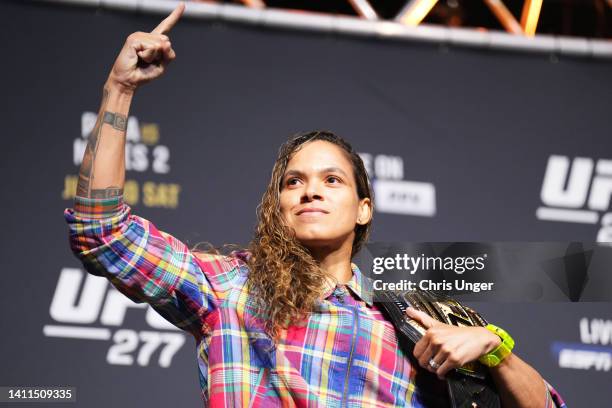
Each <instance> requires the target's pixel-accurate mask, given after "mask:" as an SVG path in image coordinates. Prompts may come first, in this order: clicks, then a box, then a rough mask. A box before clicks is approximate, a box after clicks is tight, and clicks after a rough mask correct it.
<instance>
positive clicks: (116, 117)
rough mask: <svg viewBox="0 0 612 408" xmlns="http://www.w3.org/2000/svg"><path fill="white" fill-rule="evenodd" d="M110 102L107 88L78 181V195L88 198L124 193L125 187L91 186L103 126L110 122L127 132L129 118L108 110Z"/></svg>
mask: <svg viewBox="0 0 612 408" xmlns="http://www.w3.org/2000/svg"><path fill="white" fill-rule="evenodd" d="M107 103H108V90H107V89H106V88H105V89H104V92H103V94H102V103H101V106H100V114H99V115H98V120H97V121H96V125H95V126H94V128H93V130H92V131H91V134H90V135H89V138H88V140H87V147H86V148H85V155H84V156H83V162H82V163H81V169H80V171H79V181H78V183H77V195H78V196H80V197H87V198H113V197H118V196H120V195H122V194H123V189H122V188H119V187H117V186H108V187H106V188H104V189H95V190H93V189H92V188H91V186H92V184H93V180H94V165H93V164H94V161H95V159H96V154H97V152H98V146H99V144H100V135H101V133H102V126H104V124H105V123H106V124H109V125H111V126H112V128H113V129H116V130H119V131H120V132H121V134H125V131H126V129H127V118H126V117H125V116H124V115H122V114H120V113H115V112H107V111H106V104H107Z"/></svg>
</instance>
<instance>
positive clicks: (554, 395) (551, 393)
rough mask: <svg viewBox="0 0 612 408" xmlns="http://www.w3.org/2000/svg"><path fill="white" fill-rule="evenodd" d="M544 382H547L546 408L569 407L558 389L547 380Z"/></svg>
mask: <svg viewBox="0 0 612 408" xmlns="http://www.w3.org/2000/svg"><path fill="white" fill-rule="evenodd" d="M544 384H546V408H567V405H565V401H563V398H561V395H560V394H559V393H558V392H557V390H555V389H554V387H553V386H552V385H550V384H549V383H548V382H547V381H544Z"/></svg>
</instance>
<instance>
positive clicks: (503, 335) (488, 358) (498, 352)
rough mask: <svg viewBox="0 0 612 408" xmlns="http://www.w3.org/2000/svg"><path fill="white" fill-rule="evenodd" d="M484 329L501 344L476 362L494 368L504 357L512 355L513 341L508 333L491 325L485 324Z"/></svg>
mask: <svg viewBox="0 0 612 408" xmlns="http://www.w3.org/2000/svg"><path fill="white" fill-rule="evenodd" d="M486 328H487V330H489V331H490V332H492V333H495V334H496V335H498V336H499V338H500V339H501V340H502V342H501V343H500V345H499V346H497V347H496V348H495V349H493V350H491V351H490V352H489V353H487V354H485V355H484V356H482V357H480V358H479V359H478V361H480V362H481V363H482V364H484V365H486V366H487V367H495V366H496V365H498V364H499V363H501V362H502V361H503V360H504V359H505V358H506V357H508V356H509V355H510V353H512V349H513V348H514V339H513V338H512V337H510V335H509V334H508V332H506V331H505V330H504V329H501V328H499V327H497V326H494V325H492V324H487V326H486Z"/></svg>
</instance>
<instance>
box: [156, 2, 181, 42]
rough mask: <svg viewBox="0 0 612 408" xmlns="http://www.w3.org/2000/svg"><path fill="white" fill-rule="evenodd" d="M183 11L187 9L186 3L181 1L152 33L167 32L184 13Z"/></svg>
mask: <svg viewBox="0 0 612 408" xmlns="http://www.w3.org/2000/svg"><path fill="white" fill-rule="evenodd" d="M183 11H185V3H183V2H180V3H179V4H178V6H176V8H175V9H174V10H173V11H172V13H170V15H169V16H168V17H166V18H165V19H163V20H162V22H161V23H159V25H158V26H157V27H155V28H154V29H153V31H151V33H152V34H167V33H168V32H169V31H170V30H171V29H172V27H174V25H175V24H176V22H177V21H179V19H180V18H181V16H182V15H183Z"/></svg>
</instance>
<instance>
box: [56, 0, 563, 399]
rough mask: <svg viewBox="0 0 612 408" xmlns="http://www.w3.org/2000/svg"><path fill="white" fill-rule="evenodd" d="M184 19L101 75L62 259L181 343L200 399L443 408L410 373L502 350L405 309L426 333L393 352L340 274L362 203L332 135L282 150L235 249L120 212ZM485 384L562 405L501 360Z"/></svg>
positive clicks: (351, 275)
mask: <svg viewBox="0 0 612 408" xmlns="http://www.w3.org/2000/svg"><path fill="white" fill-rule="evenodd" d="M183 10H184V5H183V4H180V5H179V6H178V7H177V8H176V9H175V10H174V11H173V12H172V14H170V16H168V18H166V19H165V20H164V21H162V22H161V23H160V25H159V26H158V27H157V28H155V29H154V30H153V31H152V32H151V33H134V34H132V35H130V36H129V37H128V39H127V41H126V43H125V45H124V47H123V49H122V50H121V52H120V54H119V56H118V57H117V60H116V61H115V64H114V66H113V68H112V71H111V73H110V74H109V77H108V80H107V82H106V84H105V86H104V90H103V98H102V103H101V108H100V112H99V116H98V121H97V123H96V126H95V128H94V130H93V131H92V134H91V136H90V138H89V142H88V145H87V148H86V151H85V155H84V158H83V163H82V166H81V170H80V173H79V183H78V188H77V196H76V198H75V205H74V209H67V210H66V212H65V216H66V219H67V221H68V223H69V226H70V232H71V235H70V238H71V245H72V249H73V251H74V252H75V254H76V255H77V256H78V257H79V258H80V259H81V260H82V262H83V264H84V265H85V267H86V269H87V270H88V271H89V272H90V273H93V274H96V275H101V276H106V277H107V278H108V279H109V280H110V281H111V282H112V283H113V284H114V285H115V286H116V287H117V289H118V290H120V291H121V292H122V293H124V294H125V295H127V296H128V297H130V298H131V299H132V300H134V301H136V302H143V301H144V302H148V303H150V304H151V305H152V307H154V308H155V309H156V310H157V311H158V312H159V313H160V314H162V315H163V316H164V317H166V318H167V319H168V320H169V321H171V322H172V323H174V324H175V325H176V326H178V327H180V328H182V329H184V330H186V331H189V332H190V333H192V334H193V336H194V337H195V339H196V342H197V350H198V363H199V370H200V384H201V388H202V397H203V399H204V401H205V404H210V405H212V406H266V407H267V406H281V405H282V406H349V405H350V406H441V405H443V404H445V403H446V398H445V393H446V391H445V388H444V383H443V382H442V381H439V380H436V379H435V377H434V376H428V377H426V378H429V379H430V380H428V381H422V380H419V378H423V375H421V376H418V377H417V373H419V372H424V370H428V371H430V372H432V373H435V374H436V375H437V376H438V377H440V378H443V377H444V375H445V374H446V373H447V372H448V371H449V370H450V369H453V368H456V367H459V366H461V365H463V364H464V363H466V362H468V361H473V360H476V359H478V358H479V357H481V356H483V355H485V354H487V353H489V352H491V351H492V350H493V349H495V348H496V347H497V346H498V345H499V344H500V342H501V339H500V337H498V336H497V335H495V334H493V333H492V332H490V331H488V330H486V329H485V328H482V327H478V328H467V327H464V328H458V327H454V326H447V325H444V324H441V323H437V322H436V321H434V320H433V319H431V318H429V317H428V316H427V315H424V314H422V313H420V312H412V311H411V312H409V313H410V317H412V318H413V319H415V320H418V321H419V322H421V323H422V324H423V325H424V326H425V327H426V328H427V329H428V330H427V332H426V335H425V336H424V337H423V339H422V340H421V341H420V342H419V343H417V345H416V347H415V350H414V357H415V358H416V361H418V363H419V365H420V368H419V367H418V366H416V365H415V364H411V360H410V359H409V358H408V356H406V355H404V354H403V353H402V351H401V350H400V349H399V347H398V345H397V338H396V337H395V333H394V329H393V326H392V325H391V324H390V323H389V322H387V321H386V320H385V319H384V317H383V316H382V314H381V313H380V311H379V310H378V309H377V308H376V306H375V305H373V304H372V293H371V291H370V290H369V286H368V280H367V279H365V278H364V277H363V276H362V274H361V272H360V271H359V269H358V268H357V267H356V266H355V265H354V264H352V263H351V258H352V256H353V255H354V254H355V253H356V252H358V251H359V249H360V248H361V246H362V245H363V243H364V242H365V240H366V239H367V236H368V232H369V228H370V225H371V220H372V211H373V203H372V201H371V199H372V198H371V192H370V186H369V183H368V179H367V174H366V171H365V169H364V166H363V163H362V162H361V159H360V158H359V156H358V155H357V154H356V153H355V152H354V151H353V149H352V148H351V146H350V145H349V144H348V143H346V142H345V141H343V140H342V139H340V138H339V137H337V136H335V135H333V134H331V133H328V132H312V133H308V134H305V135H301V136H299V137H296V138H294V139H292V140H290V141H288V142H287V143H286V144H285V145H283V147H282V148H281V150H280V153H279V157H278V159H277V161H276V163H275V165H274V169H273V172H272V178H271V181H270V184H269V186H268V189H267V191H266V192H265V194H264V197H263V200H262V204H261V206H260V208H259V214H258V215H259V220H258V226H257V230H256V234H255V237H254V239H253V241H252V242H251V244H250V246H249V250H248V251H243V252H233V253H232V255H231V256H221V255H215V254H210V253H202V252H197V251H190V250H189V249H188V248H187V247H186V246H185V245H184V244H183V243H182V242H180V241H179V240H177V239H176V238H174V237H173V236H171V235H169V234H167V233H165V232H162V231H159V230H158V229H157V228H155V226H154V225H153V224H152V223H150V222H149V221H147V220H145V219H143V218H140V217H137V216H135V215H133V214H131V210H130V208H129V207H128V206H127V205H126V204H124V203H123V201H122V193H123V184H124V179H125V169H124V163H125V159H124V157H125V156H124V155H125V152H124V145H125V130H126V118H127V116H128V111H129V107H130V104H131V100H132V98H133V95H134V92H135V90H136V88H137V87H138V86H140V85H141V84H143V83H146V82H148V81H151V80H153V79H155V78H157V77H159V76H160V75H161V74H163V72H164V70H165V68H166V66H167V64H168V63H169V62H170V61H172V60H173V59H174V58H175V56H176V55H175V53H174V51H173V49H172V46H171V43H170V41H169V38H168V36H167V35H166V34H167V33H168V32H169V30H170V29H171V28H172V26H173V25H174V24H175V23H176V22H177V21H178V19H179V18H180V16H181V15H182V12H183ZM491 374H492V376H493V378H494V381H495V382H496V384H497V386H498V389H499V391H500V396H501V398H502V402H503V405H504V406H518V407H532V406H533V407H549V406H555V405H557V406H562V402H561V401H560V400H559V399H557V397H556V394H555V392H554V390H553V389H552V388H551V387H550V386H549V385H548V384H547V383H545V382H544V380H543V379H542V378H541V377H540V376H539V374H538V373H537V372H536V371H535V370H533V369H532V368H531V367H530V366H529V365H527V364H526V363H524V362H523V361H522V360H520V359H519V358H518V357H517V356H515V355H514V354H510V355H509V356H508V357H506V358H505V359H504V361H503V362H502V363H501V364H499V365H497V366H496V367H494V368H491ZM432 379H433V380H432ZM415 384H416V385H415ZM551 393H552V394H551ZM553 396H554V398H553Z"/></svg>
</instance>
